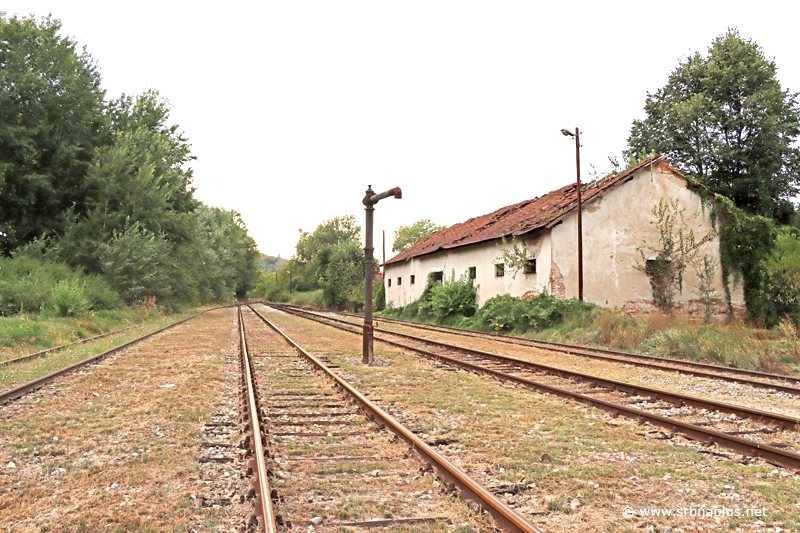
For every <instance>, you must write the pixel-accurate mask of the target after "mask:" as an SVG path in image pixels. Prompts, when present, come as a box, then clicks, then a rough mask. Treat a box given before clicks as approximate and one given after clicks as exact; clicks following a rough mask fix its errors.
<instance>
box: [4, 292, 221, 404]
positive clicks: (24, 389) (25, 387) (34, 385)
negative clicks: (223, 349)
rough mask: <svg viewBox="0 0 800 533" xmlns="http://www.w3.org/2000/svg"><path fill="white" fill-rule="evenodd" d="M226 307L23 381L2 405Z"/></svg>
mask: <svg viewBox="0 0 800 533" xmlns="http://www.w3.org/2000/svg"><path fill="white" fill-rule="evenodd" d="M226 307H232V306H230V305H223V306H220V307H214V308H212V309H206V310H205V311H200V312H199V313H197V314H195V315H192V316H190V317H189V318H184V319H183V320H179V321H177V322H173V323H172V324H169V325H168V326H164V327H163V328H161V329H159V330H156V331H152V332H150V333H148V334H147V335H143V336H141V337H137V338H135V339H133V340H130V341H128V342H126V343H123V344H120V345H119V346H115V347H114V348H111V349H110V350H106V351H105V352H103V353H101V354H98V355H94V356H92V357H89V358H88V359H84V360H83V361H79V362H77V363H75V364H72V365H69V366H67V367H64V368H62V369H60V370H56V371H55V372H51V373H50V374H47V375H46V376H42V377H40V378H37V379H34V380H32V381H29V382H27V383H23V384H22V385H20V386H18V387H15V388H13V389H9V390H7V391H5V392H3V393H0V405H2V404H4V403H8V402H10V401H12V400H16V399H17V398H19V397H21V396H24V395H25V394H27V393H29V392H31V391H33V390H36V389H39V388H41V387H42V386H44V385H46V384H47V383H50V382H51V381H53V380H55V379H56V378H58V377H60V376H63V375H65V374H69V373H70V372H72V371H73V370H77V369H79V368H83V367H84V366H87V365H90V364H92V363H97V362H98V361H101V360H103V359H105V358H106V357H108V356H109V355H112V354H114V353H116V352H119V351H121V350H124V349H125V348H127V347H128V346H131V345H133V344H136V343H137V342H141V341H143V340H145V339H148V338H150V337H152V336H153V335H157V334H158V333H161V332H163V331H166V330H168V329H171V328H174V327H175V326H179V325H181V324H183V323H185V322H188V321H189V320H192V319H194V318H197V317H198V316H200V315H202V314H203V313H208V312H209V311H215V310H217V309H224V308H226Z"/></svg>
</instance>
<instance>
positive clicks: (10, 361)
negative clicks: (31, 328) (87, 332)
mask: <svg viewBox="0 0 800 533" xmlns="http://www.w3.org/2000/svg"><path fill="white" fill-rule="evenodd" d="M142 324H144V322H142V323H141V324H135V325H133V326H128V327H125V328H120V329H115V330H114V331H108V332H106V333H101V334H100V335H95V336H93V337H86V338H85V339H80V340H77V341H75V342H70V343H68V344H62V345H61V346H53V347H52V348H47V349H46V350H41V351H38V352H34V353H29V354H28V355H22V356H20V357H15V358H14V359H6V360H5V361H0V366H3V365H13V364H15V363H22V362H23V361H28V360H29V359H34V358H36V357H44V356H45V355H47V354H48V353H50V352H54V351H56V350H61V349H62V348H68V347H70V346H72V345H74V344H83V343H86V342H89V341H93V340H97V339H102V338H103V337H108V336H109V335H113V334H114V333H122V332H123V331H127V330H129V329H132V328H137V327H139V326H141V325H142Z"/></svg>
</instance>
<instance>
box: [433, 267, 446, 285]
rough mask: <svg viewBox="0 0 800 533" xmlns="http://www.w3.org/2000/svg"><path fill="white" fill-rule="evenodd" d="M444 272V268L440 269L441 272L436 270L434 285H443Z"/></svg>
mask: <svg viewBox="0 0 800 533" xmlns="http://www.w3.org/2000/svg"><path fill="white" fill-rule="evenodd" d="M443 274H444V271H442V270H440V271H439V272H434V273H433V284H434V285H441V284H442V277H443Z"/></svg>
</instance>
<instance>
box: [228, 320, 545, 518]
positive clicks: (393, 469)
mask: <svg viewBox="0 0 800 533" xmlns="http://www.w3.org/2000/svg"><path fill="white" fill-rule="evenodd" d="M240 324H242V328H243V329H242V330H241V331H242V333H241V335H242V339H243V340H242V345H243V346H244V347H245V348H244V349H243V351H247V352H248V353H249V357H250V360H251V365H252V369H253V372H252V373H253V379H254V380H255V384H254V385H253V391H254V393H253V394H254V397H255V398H256V400H255V403H257V404H258V405H259V407H258V409H257V411H259V412H260V413H261V418H262V421H263V424H262V427H263V430H262V431H263V433H262V435H261V438H258V437H251V438H250V439H249V441H248V446H249V447H251V451H252V453H253V454H254V455H258V454H259V453H261V452H258V451H257V450H255V448H254V447H252V446H251V444H250V443H253V442H255V443H257V442H259V441H261V440H262V439H263V440H264V441H265V442H266V443H267V444H268V448H269V450H268V451H264V452H263V453H264V454H265V456H266V457H267V458H268V460H267V463H268V464H267V465H266V468H267V469H266V470H265V471H264V472H260V473H256V476H257V478H259V479H261V478H270V477H271V479H274V480H276V483H275V486H274V487H272V489H270V488H268V487H267V488H264V489H259V491H260V490H263V491H265V492H258V494H270V497H269V498H268V499H269V500H270V502H271V503H272V504H273V505H274V508H275V518H274V520H275V524H274V526H273V527H274V528H276V529H274V530H279V529H277V528H283V527H289V526H293V527H302V528H306V527H309V526H310V527H312V528H314V529H315V530H316V531H320V530H321V531H342V530H349V528H356V529H358V530H364V529H373V528H376V527H382V528H386V527H390V526H391V527H392V528H393V529H392V530H393V531H405V530H408V531H412V530H413V531H419V530H420V528H424V530H425V531H446V530H448V526H447V524H451V525H452V524H455V525H459V524H461V523H465V522H468V523H469V525H470V526H471V527H473V528H474V529H473V530H476V531H492V530H494V528H495V526H496V527H499V528H500V529H502V530H504V531H510V532H536V531H538V530H537V529H536V528H534V527H533V526H531V525H530V524H529V523H528V522H526V521H525V520H524V519H523V518H521V517H520V516H519V515H518V514H516V513H515V512H514V511H513V510H512V509H510V508H509V507H507V506H506V505H505V504H504V503H502V502H501V501H500V500H498V499H497V498H496V497H495V496H494V495H493V494H492V493H491V492H489V491H488V490H486V489H485V488H484V487H482V486H481V485H479V484H477V483H476V482H475V481H473V480H472V479H471V478H469V477H468V476H467V475H466V474H465V473H464V472H462V471H461V470H460V469H459V468H457V467H456V466H455V465H453V464H451V463H450V462H449V461H448V460H447V459H445V458H444V457H443V456H441V455H440V454H439V453H437V452H436V451H435V450H434V449H433V448H431V447H430V446H429V445H428V444H426V443H425V442H424V441H422V440H421V439H419V438H418V437H417V436H416V435H414V433H412V432H411V431H410V430H408V429H407V428H405V427H403V426H402V425H401V424H399V423H398V422H397V420H395V419H394V418H393V417H392V416H390V415H388V414H387V413H386V412H384V411H383V410H382V409H381V408H380V407H378V406H377V405H376V404H375V403H374V402H373V401H371V400H370V399H368V398H367V397H366V396H365V395H363V394H361V393H359V392H358V391H356V390H355V389H354V388H353V387H352V386H350V385H349V384H348V383H346V382H345V381H343V380H342V379H341V378H340V377H339V376H338V375H337V374H336V373H335V371H334V370H335V368H336V367H335V365H330V366H328V365H326V360H325V359H324V358H317V357H314V356H312V355H311V354H309V353H308V352H306V351H305V350H303V349H302V348H301V347H300V346H299V345H298V344H297V343H295V342H294V341H293V340H291V339H290V338H288V336H286V335H285V334H284V333H283V332H282V331H281V330H280V329H279V328H278V327H276V326H275V325H273V324H272V323H271V322H270V321H269V320H268V319H267V318H266V317H264V316H263V315H262V314H260V313H258V312H257V311H255V310H253V309H252V308H248V309H247V310H241V309H240ZM245 331H246V332H247V333H246V334H245V333H244V332H245ZM287 344H288V346H287ZM254 426H255V423H251V425H250V427H254ZM383 430H385V431H383ZM399 441H404V442H405V443H406V444H407V445H406V446H403V445H401V444H400V442H399ZM253 470H254V471H255V468H253ZM434 472H435V473H437V474H438V479H439V480H440V481H438V480H437V479H436V476H434V475H433V474H434ZM442 485H443V487H442ZM442 489H444V490H442ZM454 494H460V495H461V497H462V498H464V499H467V500H470V501H472V502H474V504H477V506H479V507H480V508H481V509H483V511H485V512H486V513H488V514H489V515H490V516H491V517H492V518H493V519H494V523H493V524H492V523H485V521H481V520H480V519H477V518H476V517H475V516H474V514H473V513H472V512H471V511H470V510H469V508H468V507H466V506H464V505H463V504H461V503H459V501H458V500H457V499H454V498H453V497H452V496H451V495H454ZM258 498H259V501H266V500H267V498H263V497H261V496H258ZM264 507H265V506H263V505H261V506H259V509H258V510H259V511H263V509H264ZM277 517H280V518H277ZM267 520H268V518H266V517H263V518H262V517H260V516H259V517H258V518H255V517H253V519H252V520H251V523H252V522H254V521H258V523H259V524H261V526H262V528H263V529H262V530H264V531H272V530H270V529H268V528H264V526H265V524H267Z"/></svg>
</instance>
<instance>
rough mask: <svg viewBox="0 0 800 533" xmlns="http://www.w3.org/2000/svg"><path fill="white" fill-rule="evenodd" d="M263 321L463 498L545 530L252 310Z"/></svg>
mask: <svg viewBox="0 0 800 533" xmlns="http://www.w3.org/2000/svg"><path fill="white" fill-rule="evenodd" d="M250 308H251V309H252V310H253V312H254V313H255V314H256V316H258V317H259V318H261V320H262V321H263V322H264V323H265V324H266V325H267V326H269V327H270V328H272V329H273V330H274V331H275V332H276V333H278V334H279V335H281V336H282V337H283V338H284V339H286V341H287V342H288V343H289V344H291V345H292V346H293V347H294V348H295V349H296V350H297V351H298V352H300V353H301V354H302V355H303V357H305V358H306V359H308V360H309V361H311V363H312V364H314V366H316V367H317V368H319V369H320V370H321V371H322V372H324V373H325V374H326V375H327V376H328V377H329V378H330V379H332V380H333V381H334V382H335V383H336V385H337V386H338V387H340V388H341V389H342V390H344V391H345V392H347V393H348V394H349V395H350V396H351V398H352V399H353V401H354V402H355V403H356V404H358V405H359V406H360V407H361V409H362V410H363V411H364V412H365V413H366V414H367V416H368V417H369V418H370V419H371V420H373V421H375V422H376V423H377V424H378V426H379V427H380V428H381V429H388V430H390V431H391V432H392V433H394V434H395V435H397V436H398V437H399V438H401V439H403V440H404V441H406V442H407V443H408V444H409V445H411V447H412V448H413V449H414V450H416V451H417V453H419V455H420V456H421V457H422V458H423V460H424V461H425V462H427V463H428V464H429V465H431V466H432V467H435V468H436V470H437V472H438V474H439V476H440V477H441V478H442V479H444V480H445V481H446V482H447V483H448V484H449V485H451V486H455V487H458V489H459V490H460V491H461V496H462V497H464V498H468V499H470V500H472V501H474V502H476V503H477V504H478V505H480V506H481V507H482V508H483V509H484V510H485V511H486V512H488V513H489V514H490V515H492V517H493V518H494V519H495V521H496V523H497V525H498V527H500V528H501V529H503V530H504V531H508V532H510V533H538V532H540V531H541V530H539V529H537V528H536V527H534V526H532V525H531V524H529V523H528V522H527V521H526V520H525V519H524V518H522V517H521V516H519V515H518V514H517V513H516V512H514V510H513V509H511V508H509V507H508V506H506V505H505V504H504V503H503V502H501V501H500V500H498V499H497V498H496V497H495V496H494V495H493V494H492V493H490V492H489V491H487V490H486V489H484V488H483V487H482V486H481V485H479V484H478V483H476V482H475V481H474V480H472V478H470V477H469V476H468V475H467V474H466V473H464V472H463V471H462V470H461V469H459V468H458V467H457V466H456V465H454V464H452V463H451V462H450V461H448V460H447V459H446V458H445V457H444V456H442V455H440V454H439V453H438V452H436V451H435V450H434V449H433V448H431V447H430V446H429V445H428V444H427V443H425V441H423V440H422V439H420V438H419V437H417V436H416V435H414V433H412V432H411V431H410V430H408V429H407V428H406V427H404V426H403V425H402V424H400V422H398V421H397V420H395V419H394V418H393V417H392V416H391V415H389V414H388V413H386V412H385V411H383V410H382V409H381V408H380V407H378V406H377V405H375V404H374V403H372V402H371V401H369V400H368V399H367V398H366V397H365V396H364V395H362V394H361V393H360V392H358V391H357V390H356V389H354V388H353V387H352V386H351V385H350V384H349V383H347V382H346V381H344V380H343V379H342V378H340V377H339V376H338V375H337V374H336V373H334V372H333V371H332V370H331V369H329V368H328V367H327V366H326V365H325V364H324V363H322V361H320V360H319V359H317V358H316V357H314V356H313V355H311V354H310V353H308V352H307V351H306V350H304V349H303V348H302V347H301V346H300V345H299V344H297V343H296V342H295V341H294V340H292V339H291V338H290V337H289V336H288V335H287V334H286V333H284V332H283V331H282V330H281V329H280V328H278V326H276V325H275V324H273V323H272V322H270V321H269V320H267V319H266V318H265V317H264V316H262V315H261V313H259V312H258V311H256V310H255V309H253V308H252V307H250Z"/></svg>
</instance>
